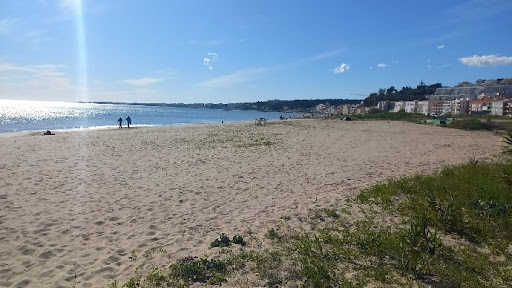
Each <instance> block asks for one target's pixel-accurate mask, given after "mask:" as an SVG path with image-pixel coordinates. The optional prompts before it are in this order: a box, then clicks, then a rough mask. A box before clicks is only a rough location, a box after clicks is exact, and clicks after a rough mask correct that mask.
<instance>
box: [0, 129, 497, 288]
mask: <svg viewBox="0 0 512 288" xmlns="http://www.w3.org/2000/svg"><path fill="white" fill-rule="evenodd" d="M0 147H2V149H0V205H1V209H0V231H1V232H0V243H1V244H0V286H1V287H71V286H73V285H75V287H105V286H106V285H108V283H110V282H111V281H112V279H114V278H115V279H118V280H120V281H125V280H127V279H128V278H129V277H130V276H133V273H134V271H135V270H136V268H137V267H139V266H140V265H143V264H147V263H155V264H164V263H170V262H171V261H172V260H176V259H179V258H181V257H185V256H189V255H198V256H202V255H204V254H208V253H209V252H210V250H209V249H208V247H209V244H210V243H211V241H213V239H215V238H216V237H217V236H218V235H219V234H220V233H221V232H224V233H227V234H229V235H233V234H242V235H247V234H249V233H251V234H253V235H255V236H256V237H261V238H263V234H264V233H265V232H266V231H267V228H268V227H272V225H274V224H275V223H277V222H278V221H279V218H280V217H281V216H285V215H301V214H306V213H307V211H308V210H309V209H311V208H318V207H331V208H335V209H341V208H350V207H349V205H348V204H347V199H350V198H352V197H353V196H354V195H355V193H356V192H357V191H359V189H361V188H364V187H368V186H369V185H371V184H374V183H378V182H381V181H383V180H385V179H387V178H389V177H397V176H404V175H410V174H414V173H418V172H431V171H434V170H437V169H439V168H440V167H443V166H445V165H450V164H458V163H464V162H467V161H468V159H469V157H475V158H477V159H495V158H496V157H498V155H499V153H500V152H501V149H502V147H501V142H500V138H499V137H498V136H495V135H493V134H491V133H487V132H465V131H459V130H452V129H445V128H438V127H428V126H421V125H416V124H409V123H402V122H391V123H388V122H343V121H327V120H293V121H292V120H290V121H289V120H286V121H281V122H273V123H269V125H268V126H267V127H255V126H254V125H253V124H251V123H235V124H222V125H220V124H219V125H186V126H172V127H144V128H132V129H126V128H125V129H113V130H102V131H86V132H84V131H78V132H77V131H75V132H57V133H56V135H54V136H42V135H41V134H39V133H38V134H3V135H0ZM292 221H294V220H292ZM291 224H292V225H296V226H300V225H301V224H300V223H291ZM134 258H135V259H134Z"/></svg>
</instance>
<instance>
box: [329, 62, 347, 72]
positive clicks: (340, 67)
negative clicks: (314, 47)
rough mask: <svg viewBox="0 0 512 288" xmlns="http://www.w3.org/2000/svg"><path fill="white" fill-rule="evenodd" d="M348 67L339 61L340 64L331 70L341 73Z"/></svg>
mask: <svg viewBox="0 0 512 288" xmlns="http://www.w3.org/2000/svg"><path fill="white" fill-rule="evenodd" d="M349 69H350V65H349V64H345V63H341V65H340V66H338V67H336V68H334V70H333V72H334V74H341V73H345V72H347V71H348V70H349Z"/></svg>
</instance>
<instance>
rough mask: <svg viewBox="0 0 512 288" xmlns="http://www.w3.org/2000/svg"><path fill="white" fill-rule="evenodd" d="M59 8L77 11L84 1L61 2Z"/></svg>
mask: <svg viewBox="0 0 512 288" xmlns="http://www.w3.org/2000/svg"><path fill="white" fill-rule="evenodd" d="M59 7H60V8H61V9H63V10H72V11H74V10H76V9H80V8H81V7H82V0H59Z"/></svg>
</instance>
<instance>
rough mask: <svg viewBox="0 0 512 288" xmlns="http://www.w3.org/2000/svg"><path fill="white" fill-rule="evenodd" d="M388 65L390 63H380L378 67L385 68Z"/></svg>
mask: <svg viewBox="0 0 512 288" xmlns="http://www.w3.org/2000/svg"><path fill="white" fill-rule="evenodd" d="M386 66H388V65H386V64H384V63H379V64H377V67H378V68H384V67H386Z"/></svg>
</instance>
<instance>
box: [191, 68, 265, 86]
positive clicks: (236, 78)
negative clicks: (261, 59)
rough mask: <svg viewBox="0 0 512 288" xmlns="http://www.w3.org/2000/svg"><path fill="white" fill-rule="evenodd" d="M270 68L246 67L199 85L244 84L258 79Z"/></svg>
mask: <svg viewBox="0 0 512 288" xmlns="http://www.w3.org/2000/svg"><path fill="white" fill-rule="evenodd" d="M268 70H269V69H268V68H264V67H263V68H254V69H244V70H239V71H236V72H233V73H231V74H228V75H224V76H220V77H216V78H213V79H210V80H208V81H205V82H203V83H201V84H199V86H202V87H208V88H225V87H230V86H234V85H237V84H244V83H250V82H253V81H254V80H256V78H257V76H258V75H261V74H263V73H264V72H267V71H268Z"/></svg>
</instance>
